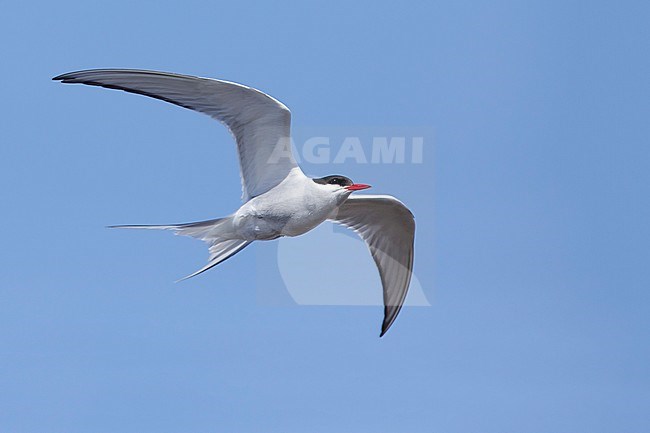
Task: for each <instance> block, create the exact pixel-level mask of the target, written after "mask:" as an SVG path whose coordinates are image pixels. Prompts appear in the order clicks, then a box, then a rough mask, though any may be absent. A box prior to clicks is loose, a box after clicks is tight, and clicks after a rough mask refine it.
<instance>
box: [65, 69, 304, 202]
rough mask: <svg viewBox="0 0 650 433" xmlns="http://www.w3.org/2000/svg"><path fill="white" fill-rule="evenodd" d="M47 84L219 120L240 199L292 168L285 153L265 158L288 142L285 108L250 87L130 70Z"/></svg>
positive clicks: (288, 119) (102, 71)
mask: <svg viewBox="0 0 650 433" xmlns="http://www.w3.org/2000/svg"><path fill="white" fill-rule="evenodd" d="M53 80H59V81H61V82H63V83H82V84H87V85H91V86H101V87H106V88H109V89H119V90H124V91H126V92H130V93H137V94H141V95H145V96H149V97H152V98H156V99H161V100H163V101H166V102H170V103H172V104H176V105H179V106H181V107H184V108H189V109H191V110H195V111H198V112H200V113H204V114H207V115H209V116H211V117H212V118H214V119H216V120H219V121H220V122H222V123H223V124H225V125H226V126H227V127H228V129H229V130H230V131H231V133H232V134H233V135H234V137H235V140H236V141H237V148H238V152H239V163H240V169H241V175H242V190H243V194H242V198H243V199H244V200H248V199H249V198H251V197H255V196H257V195H260V194H262V193H264V192H266V191H268V190H269V189H271V188H273V187H274V186H276V185H278V184H279V183H280V182H281V181H282V180H284V178H285V177H286V176H287V175H288V174H289V172H290V171H291V170H292V169H294V168H296V167H297V164H296V161H295V159H294V158H293V156H287V153H286V152H284V153H281V155H282V156H283V157H281V158H279V159H277V161H276V160H273V158H271V157H272V155H273V151H274V149H275V148H276V146H277V145H278V143H282V145H285V146H286V145H287V143H288V137H289V133H290V124H291V113H290V112H289V109H288V108H287V107H286V106H285V105H284V104H282V103H281V102H280V101H278V100H276V99H274V98H272V97H271V96H269V95H266V94H265V93H263V92H261V91H259V90H256V89H253V88H251V87H247V86H243V85H241V84H237V83H232V82H229V81H222V80H215V79H211V78H201V77H194V76H189V75H180V74H173V73H167V72H157V71H142V70H130V69H94V70H87V71H79V72H71V73H67V74H63V75H59V76H57V77H54V78H53Z"/></svg>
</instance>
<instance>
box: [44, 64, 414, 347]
mask: <svg viewBox="0 0 650 433" xmlns="http://www.w3.org/2000/svg"><path fill="white" fill-rule="evenodd" d="M54 80H60V81H62V82H63V83H82V84H88V85H93V86H101V87H107V88H111V89H119V90H124V91H126V92H130V93H137V94H141V95H145V96H149V97H152V98H156V99H161V100H164V101H166V102H170V103H173V104H176V105H179V106H181V107H184V108H189V109H191V110H195V111H198V112H201V113H204V114H207V115H209V116H211V117H212V118H214V119H216V120H218V121H220V122H221V123H223V124H224V125H225V126H226V127H227V128H228V129H229V130H230V131H231V133H232V134H233V136H234V137H235V141H236V142H237V149H238V153H239V162H240V169H241V177H242V200H243V204H242V206H241V207H240V208H239V209H238V210H237V211H236V212H234V213H233V214H231V215H230V216H227V217H224V218H217V219H213V220H208V221H200V222H195V223H186V224H171V225H155V226H152V225H148V226H133V225H130V226H114V227H119V228H139V229H140V228H141V229H162V230H172V231H174V232H175V233H176V234H180V235H185V236H191V237H194V238H197V239H201V240H203V241H205V242H207V243H208V244H209V251H210V257H209V261H208V264H207V265H206V266H204V267H203V268H202V269H199V270H198V271H196V272H194V273H193V274H191V275H189V276H187V277H186V278H190V277H193V276H195V275H198V274H200V273H202V272H204V271H206V270H208V269H210V268H212V267H214V266H216V265H217V264H219V263H221V262H223V261H224V260H226V259H228V258H229V257H232V256H233V255H235V254H236V253H237V252H239V251H241V250H242V249H244V248H245V247H246V246H247V245H249V244H250V243H251V242H253V241H262V240H272V239H277V238H279V237H282V236H299V235H302V234H304V233H307V232H309V231H310V230H312V229H313V228H315V227H317V226H318V225H319V224H321V223H322V222H324V221H326V220H331V221H334V222H337V223H339V224H342V225H344V226H346V227H349V228H351V229H352V230H354V231H356V232H357V233H358V234H359V236H361V238H362V239H363V240H364V241H365V242H366V244H367V245H368V248H369V250H370V253H371V254H372V257H373V259H374V260H375V263H376V264H377V268H378V269H379V274H380V277H381V281H382V286H383V292H384V321H383V323H382V331H381V334H380V335H384V334H385V333H386V331H387V330H388V328H389V327H390V326H391V325H392V323H393V322H394V321H395V318H396V317H397V314H398V313H399V311H400V309H401V308H402V305H403V303H404V298H405V297H406V293H407V291H408V286H409V283H410V280H411V274H412V270H413V243H414V236H415V222H414V219H413V215H412V214H411V212H410V211H409V210H408V209H407V208H406V206H404V205H403V204H402V203H401V202H400V201H399V200H397V199H396V198H394V197H391V196H387V195H382V196H379V195H365V196H356V197H355V196H350V195H351V194H352V192H354V191H358V190H362V189H366V188H369V185H364V184H355V183H353V182H352V181H351V180H350V179H348V178H346V177H345V176H340V175H334V176H325V177H323V178H310V177H307V176H305V174H304V173H303V172H302V170H301V169H300V167H298V165H297V164H296V161H295V160H294V158H293V156H292V155H291V154H290V152H289V153H288V154H287V153H286V152H285V153H284V154H282V157H279V158H276V157H275V156H276V154H275V153H274V151H275V150H276V149H277V146H279V145H286V144H287V143H288V142H289V141H288V137H289V136H290V135H289V134H290V123H291V113H290V111H289V109H288V108H287V107H286V106H285V105H284V104H282V103H281V102H279V101H278V100H276V99H274V98H272V97H271V96H269V95H266V94H265V93H262V92H260V91H259V90H256V89H253V88H250V87H246V86H243V85H241V84H237V83H232V82H229V81H222V80H215V79H209V78H200V77H193V76H188V75H180V74H172V73H166V72H156V71H140V70H127V69H97V70H88V71H79V72H71V73H68V74H63V75H60V76H58V77H55V78H54Z"/></svg>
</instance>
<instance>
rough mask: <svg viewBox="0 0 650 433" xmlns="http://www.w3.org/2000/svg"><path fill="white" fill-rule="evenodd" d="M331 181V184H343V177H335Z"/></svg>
mask: <svg viewBox="0 0 650 433" xmlns="http://www.w3.org/2000/svg"><path fill="white" fill-rule="evenodd" d="M329 183H330V185H340V184H341V179H339V178H334V179H332V180H330V182H329Z"/></svg>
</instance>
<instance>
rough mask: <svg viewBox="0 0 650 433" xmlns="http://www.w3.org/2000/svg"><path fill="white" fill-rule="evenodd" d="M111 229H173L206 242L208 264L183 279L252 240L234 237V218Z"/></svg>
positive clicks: (227, 255)
mask: <svg viewBox="0 0 650 433" xmlns="http://www.w3.org/2000/svg"><path fill="white" fill-rule="evenodd" d="M108 228H111V229H151V230H171V231H173V232H174V234H177V235H183V236H191V237H193V238H196V239H200V240H202V241H204V242H206V243H207V244H208V245H210V247H209V251H210V257H209V259H208V264H207V265H205V266H204V267H202V268H201V269H199V270H198V271H196V272H194V273H192V274H190V275H188V276H187V277H184V278H181V279H180V280H178V281H183V280H186V279H188V278H192V277H194V276H196V275H199V274H201V273H203V272H205V271H207V270H208V269H210V268H212V267H214V266H217V265H218V264H219V263H221V262H223V261H224V260H226V259H228V258H230V257H232V256H234V255H235V254H237V253H238V252H240V251H241V250H243V249H244V248H245V247H246V246H247V245H248V244H250V243H251V242H252V241H247V240H243V239H233V234H234V233H233V230H232V218H231V217H226V218H217V219H213V220H208V221H199V222H195V223H186V224H171V225H123V226H109V227H108Z"/></svg>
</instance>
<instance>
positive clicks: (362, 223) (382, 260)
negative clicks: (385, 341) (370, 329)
mask: <svg viewBox="0 0 650 433" xmlns="http://www.w3.org/2000/svg"><path fill="white" fill-rule="evenodd" d="M330 219H332V220H333V221H335V222H337V223H340V224H342V225H344V226H346V227H349V228H351V229H353V230H354V231H355V232H357V233H358V234H359V236H361V238H362V239H363V240H364V241H365V242H366V244H367V245H368V249H369V250H370V253H371V254H372V257H373V259H374V260H375V263H376V265H377V268H378V269H379V275H380V277H381V282H382V286H383V298H384V321H383V323H382V327H381V334H380V337H381V336H383V335H384V334H385V333H386V331H388V329H389V328H390V327H391V325H392V324H393V322H394V321H395V319H396V318H397V315H398V314H399V312H400V310H401V309H402V305H403V304H404V299H405V298H406V293H407V291H408V287H409V284H410V282H411V275H412V273H413V244H414V240H415V220H414V218H413V214H412V213H411V211H409V210H408V208H407V207H406V206H404V205H403V204H402V202H400V201H399V200H397V199H396V198H394V197H391V196H388V195H376V196H373V195H366V196H363V195H362V196H351V197H350V198H348V199H347V200H346V201H345V202H344V203H343V204H342V205H341V206H340V207H339V209H338V211H337V212H336V213H335V214H334V215H332V216H331V218H330Z"/></svg>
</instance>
